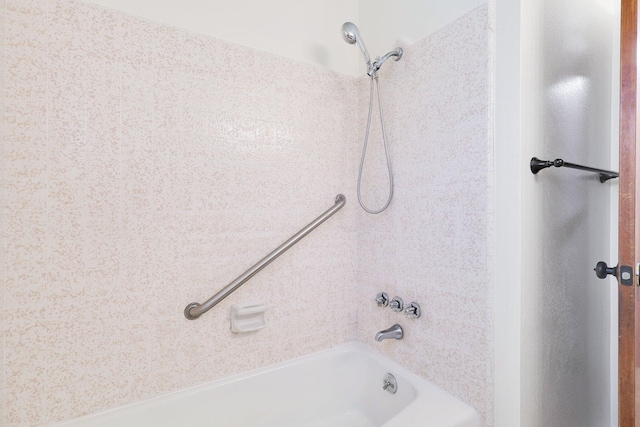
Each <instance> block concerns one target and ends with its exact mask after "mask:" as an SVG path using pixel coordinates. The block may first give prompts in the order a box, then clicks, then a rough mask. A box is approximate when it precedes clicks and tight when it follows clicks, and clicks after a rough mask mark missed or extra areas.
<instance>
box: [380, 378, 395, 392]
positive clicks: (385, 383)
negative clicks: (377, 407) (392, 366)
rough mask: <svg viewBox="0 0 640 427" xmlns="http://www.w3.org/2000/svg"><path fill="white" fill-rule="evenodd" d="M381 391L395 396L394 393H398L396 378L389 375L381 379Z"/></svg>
mask: <svg viewBox="0 0 640 427" xmlns="http://www.w3.org/2000/svg"><path fill="white" fill-rule="evenodd" d="M382 389H383V390H386V391H388V392H389V393H391V394H396V391H398V382H397V381H396V377H394V376H393V375H391V374H387V375H385V376H384V378H383V379H382Z"/></svg>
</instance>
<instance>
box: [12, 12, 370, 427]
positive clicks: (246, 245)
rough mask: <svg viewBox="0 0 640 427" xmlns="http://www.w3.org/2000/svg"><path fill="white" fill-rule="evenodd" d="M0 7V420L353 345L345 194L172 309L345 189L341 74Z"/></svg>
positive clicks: (179, 38)
mask: <svg viewBox="0 0 640 427" xmlns="http://www.w3.org/2000/svg"><path fill="white" fill-rule="evenodd" d="M6 6H7V7H6V18H7V22H8V25H7V52H6V59H7V61H6V70H7V82H6V84H4V85H3V88H4V89H5V90H6V96H5V97H4V98H5V100H6V109H5V110H4V111H5V113H6V115H5V120H6V124H7V128H6V132H5V133H4V135H5V138H3V142H4V143H3V145H2V149H3V150H6V152H5V154H4V155H3V156H2V158H3V160H5V161H6V164H7V167H6V169H5V170H4V173H3V178H6V186H3V188H5V187H6V196H7V200H6V203H3V205H2V208H3V211H2V220H3V225H6V227H5V226H3V227H2V228H1V229H2V230H3V231H5V230H6V234H7V237H6V245H2V247H3V248H4V247H5V246H6V248H7V252H6V271H5V272H4V274H3V276H2V278H3V280H5V283H4V286H3V290H4V292H3V293H2V295H3V297H4V298H5V301H4V310H3V311H2V312H3V320H4V322H6V323H5V324H4V325H3V328H2V333H3V334H4V335H6V348H5V350H6V352H5V358H4V364H3V368H4V369H3V373H4V374H6V377H5V378H4V380H3V381H2V384H3V385H4V386H6V388H5V389H4V390H3V398H2V402H3V408H4V418H3V421H2V422H0V424H2V425H3V426H6V427H10V426H37V425H45V424H48V423H51V422H54V421H57V420H62V419H66V418H71V417H75V416H79V415H82V414H85V413H89V412H94V411H99V410H102V409H105V408H109V407H113V406H117V405H121V404H125V403H128V402H132V401H136V400H140V399H143V398H146V397H149V396H154V395H158V394H160V393H163V392H167V391H170V390H175V389H180V388H184V387H186V386H190V385H194V384H197V383H201V382H204V381H208V380H211V379H214V378H219V377H221V376H223V375H227V374H232V373H236V372H242V371H246V370H250V369H253V368H256V367H258V366H263V365H267V364H271V363H274V362H278V361H281V360H286V359H290V358H292V357H295V356H298V355H302V354H307V353H311V352H314V351H317V350H320V349H324V348H328V347H331V346H333V345H336V344H341V343H344V342H347V341H351V340H354V339H355V333H356V327H355V322H356V315H355V313H353V301H354V299H355V270H354V268H353V261H352V260H353V259H354V258H355V255H354V249H355V244H356V239H355V237H354V231H353V224H354V221H353V218H354V216H353V211H354V210H355V206H354V205H353V204H352V203H349V204H348V205H347V206H346V207H345V208H344V209H343V210H341V211H340V212H338V213H337V214H336V215H335V216H334V217H333V218H331V219H330V220H329V221H327V222H326V223H324V224H323V225H322V227H320V228H319V229H317V230H315V231H314V232H313V233H312V234H310V235H309V236H308V237H307V238H306V239H305V240H303V241H302V242H300V243H299V244H298V245H297V246H296V247H294V248H293V249H291V250H290V251H289V252H287V253H286V254H285V255H283V256H282V257H280V258H279V259H278V260H276V261H275V262H274V263H273V264H271V265H270V266H269V267H267V269H265V270H264V271H262V272H261V273H260V274H259V275H258V276H256V277H255V278H254V279H252V280H251V282H249V283H247V284H246V285H245V286H244V287H243V288H242V289H240V290H239V291H238V292H236V293H235V294H234V295H233V296H231V297H230V298H228V300H225V301H224V302H223V303H221V304H220V305H219V306H218V307H216V308H215V309H214V310H212V311H211V312H209V313H207V314H206V315H204V316H202V318H201V319H199V320H197V321H188V320H186V319H185V318H184V316H183V309H184V306H185V305H186V304H188V303H190V302H192V301H200V302H203V301H204V300H206V299H207V298H209V297H210V296H211V295H213V294H214V293H215V292H217V291H218V290H219V289H220V288H222V287H223V286H225V285H226V284H227V283H229V282H230V281H231V280H233V279H234V278H235V277H236V276H238V275H240V274H241V273H243V272H244V271H245V270H246V269H247V268H248V267H250V266H251V265H252V264H253V263H255V262H257V261H258V260H259V259H261V258H262V257H263V256H264V255H266V254H267V253H269V252H270V251H271V250H272V249H274V248H275V247H276V246H278V245H279V244H280V243H282V242H283V241H285V240H286V239H288V238H289V237H290V236H291V235H292V234H294V233H295V232H297V231H298V230H299V229H300V228H301V227H303V226H304V225H306V224H307V223H308V222H310V221H311V220H313V219H314V218H315V217H316V216H318V215H319V214H320V213H322V212H323V211H324V210H326V209H328V208H329V207H331V206H332V205H333V204H334V198H335V196H336V194H338V193H339V192H345V193H346V194H347V195H349V194H353V190H352V189H353V186H354V184H353V182H352V180H351V177H350V176H347V174H346V173H345V172H344V170H345V165H346V162H352V161H353V160H352V159H350V158H348V156H346V157H345V156H344V152H343V149H342V148H341V147H343V145H344V141H345V140H349V139H353V138H355V132H356V131H357V130H356V129H355V128H353V129H352V126H351V123H352V122H355V121H357V120H358V116H357V113H356V112H355V110H353V109H352V108H351V106H350V104H351V100H352V99H355V98H356V97H357V95H356V93H357V88H356V87H355V85H353V78H351V77H347V76H343V75H340V74H337V73H333V72H327V71H321V70H318V69H315V68H313V67H311V66H307V65H304V64H301V63H298V62H295V61H290V60H287V59H284V58H278V57H275V56H273V55H270V54H266V53H260V52H256V51H253V50H249V49H245V48H242V47H239V46H236V45H232V44H229V43H226V42H224V41H220V40H215V39H212V38H207V37H202V36H199V35H196V34H191V33H188V32H186V31H182V30H179V29H176V28H172V27H169V26H166V25H160V24H156V23H153V22H150V21H147V20H144V19H141V18H137V17H133V16H129V15H126V14H123V13H121V12H117V11H113V10H108V9H103V8H101V7H97V6H93V5H88V4H84V3H81V2H75V1H69V0H32V1H26V0H9V1H7V5H6ZM3 10H4V9H3ZM326 123H331V126H330V127H329V126H326ZM355 156H357V153H354V156H353V157H354V158H355ZM5 206H6V211H5V210H4V209H5ZM3 237H4V236H3ZM3 264H5V263H3ZM337 296H340V298H337ZM253 301H258V302H265V303H266V304H268V305H269V307H270V309H269V311H268V322H269V327H268V328H266V329H264V330H261V331H259V332H256V333H250V334H246V335H235V334H232V333H231V332H230V330H229V319H228V317H229V307H230V305H231V304H232V303H239V302H253ZM3 342H4V340H3Z"/></svg>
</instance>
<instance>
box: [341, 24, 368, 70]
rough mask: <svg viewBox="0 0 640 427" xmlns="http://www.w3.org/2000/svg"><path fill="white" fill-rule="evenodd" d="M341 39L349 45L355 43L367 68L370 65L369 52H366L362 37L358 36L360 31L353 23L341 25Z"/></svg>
mask: <svg viewBox="0 0 640 427" xmlns="http://www.w3.org/2000/svg"><path fill="white" fill-rule="evenodd" d="M342 38H343V39H344V41H346V42H347V43H349V44H354V43H355V44H357V45H358V46H360V49H361V50H362V55H364V60H365V62H366V63H367V66H370V65H371V59H369V52H367V47H366V46H365V45H364V41H363V40H362V36H360V31H358V27H357V26H356V24H354V23H353V22H345V23H344V24H342Z"/></svg>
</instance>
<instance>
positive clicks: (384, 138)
mask: <svg viewBox="0 0 640 427" xmlns="http://www.w3.org/2000/svg"><path fill="white" fill-rule="evenodd" d="M374 80H375V86H376V91H377V92H378V109H379V110H380V126H381V128H382V144H383V146H384V154H385V156H386V158H387V170H388V171H389V197H388V198H387V202H386V203H385V204H384V206H382V207H381V208H380V209H378V210H375V209H369V208H367V207H366V206H365V205H364V203H363V202H362V197H361V195H360V193H361V192H360V185H361V182H362V169H363V167H364V159H365V157H366V155H367V143H368V142H369V130H370V129H371V112H372V110H373V85H374ZM392 198H393V175H392V174H391V160H390V159H389V150H388V148H387V136H386V135H385V131H384V118H383V116H382V100H381V97H380V84H379V83H378V73H377V72H374V73H373V75H372V76H371V92H370V96H369V118H368V119H367V130H366V131H365V134H364V144H363V145H362V157H361V159H360V170H359V171H358V203H360V206H361V207H362V209H364V210H365V211H366V212H368V213H370V214H379V213H381V212H383V211H384V210H385V209H387V208H388V207H389V204H390V203H391V199H392Z"/></svg>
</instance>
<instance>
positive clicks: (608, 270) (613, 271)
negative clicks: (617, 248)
mask: <svg viewBox="0 0 640 427" xmlns="http://www.w3.org/2000/svg"><path fill="white" fill-rule="evenodd" d="M593 270H594V271H595V272H596V276H598V277H599V278H600V279H604V278H605V277H607V275H608V274H610V275H612V276H615V277H618V266H617V265H616V266H615V267H608V266H607V263H606V262H604V261H600V262H599V263H597V264H596V268H594V269H593Z"/></svg>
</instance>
